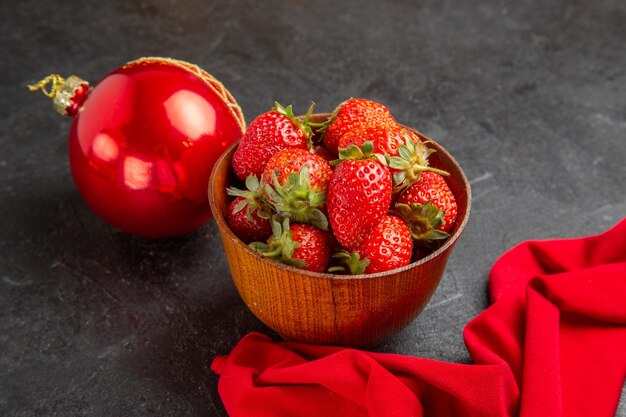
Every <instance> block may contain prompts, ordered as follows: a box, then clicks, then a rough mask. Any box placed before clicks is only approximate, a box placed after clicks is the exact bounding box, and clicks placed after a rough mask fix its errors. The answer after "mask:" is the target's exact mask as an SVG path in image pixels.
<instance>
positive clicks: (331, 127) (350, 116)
mask: <svg viewBox="0 0 626 417" xmlns="http://www.w3.org/2000/svg"><path fill="white" fill-rule="evenodd" d="M396 123H397V122H396V120H395V119H394V118H393V116H392V115H391V113H389V109H387V107H385V106H383V105H382V104H379V103H376V102H373V101H371V100H366V99H362V98H351V99H349V100H346V101H344V102H343V103H341V104H340V105H339V106H337V108H336V109H335V110H334V111H333V113H332V115H331V117H330V119H328V121H327V122H326V123H325V124H324V126H323V127H322V128H321V131H322V132H323V142H324V147H325V148H326V149H327V150H328V151H329V152H330V153H332V154H334V155H337V154H338V152H339V149H338V148H339V140H340V139H341V136H343V135H344V134H346V133H348V132H349V131H350V130H352V129H354V128H355V127H358V126H367V125H378V126H387V125H395V124H396Z"/></svg>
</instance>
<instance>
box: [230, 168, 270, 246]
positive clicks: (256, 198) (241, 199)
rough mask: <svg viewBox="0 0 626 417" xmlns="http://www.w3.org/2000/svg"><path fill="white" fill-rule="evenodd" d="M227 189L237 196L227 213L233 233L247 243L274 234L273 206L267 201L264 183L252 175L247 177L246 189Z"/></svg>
mask: <svg viewBox="0 0 626 417" xmlns="http://www.w3.org/2000/svg"><path fill="white" fill-rule="evenodd" d="M226 191H227V193H228V194H229V195H232V196H235V199H234V200H233V201H232V202H231V203H230V205H229V206H228V210H227V215H226V221H227V222H228V225H229V226H230V228H231V230H232V231H233V233H235V235H236V236H237V237H239V238H240V239H241V240H243V241H244V242H246V243H250V242H252V241H255V240H265V239H267V237H268V236H269V235H270V234H272V227H271V225H270V221H269V219H270V216H271V214H272V208H271V206H269V204H268V203H267V201H266V197H265V191H264V187H263V184H262V183H260V182H259V180H258V179H257V178H256V177H255V176H254V175H250V176H249V177H248V178H246V190H240V189H237V188H234V187H229V188H227V190H226Z"/></svg>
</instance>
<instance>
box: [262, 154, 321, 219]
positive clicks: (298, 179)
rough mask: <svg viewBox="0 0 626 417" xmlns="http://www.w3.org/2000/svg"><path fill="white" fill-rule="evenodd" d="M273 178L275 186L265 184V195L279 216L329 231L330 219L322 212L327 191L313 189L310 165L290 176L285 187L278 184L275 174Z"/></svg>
mask: <svg viewBox="0 0 626 417" xmlns="http://www.w3.org/2000/svg"><path fill="white" fill-rule="evenodd" d="M272 177H273V180H274V181H273V182H274V186H273V187H272V186H270V185H269V184H265V193H266V194H267V196H268V201H269V203H270V204H271V205H272V207H273V208H274V210H275V211H276V213H278V215H279V216H281V217H286V218H289V219H291V220H293V221H295V222H298V223H311V224H312V225H314V226H316V227H318V228H320V229H322V230H326V229H328V219H327V218H326V216H325V215H324V213H322V211H321V210H320V208H322V207H324V206H325V205H326V191H321V192H320V191H317V190H314V189H312V187H311V177H310V174H309V166H308V165H303V166H302V168H300V171H299V172H292V173H291V174H289V177H288V178H287V183H286V184H285V185H281V184H280V183H279V182H278V178H277V177H276V174H275V173H272Z"/></svg>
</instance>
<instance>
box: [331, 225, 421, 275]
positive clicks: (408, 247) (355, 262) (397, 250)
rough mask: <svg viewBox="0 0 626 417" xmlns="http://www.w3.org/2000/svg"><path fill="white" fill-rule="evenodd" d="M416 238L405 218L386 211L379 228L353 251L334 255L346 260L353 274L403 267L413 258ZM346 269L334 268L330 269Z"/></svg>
mask: <svg viewBox="0 0 626 417" xmlns="http://www.w3.org/2000/svg"><path fill="white" fill-rule="evenodd" d="M412 251H413V239H412V238H411V231H410V230H409V227H408V226H407V225H406V223H404V221H403V220H402V219H400V218H398V217H395V216H388V215H385V216H384V217H383V219H382V220H381V221H380V223H378V225H377V226H376V228H374V230H373V231H372V233H370V234H369V235H368V236H367V237H366V238H365V240H364V241H363V242H362V243H361V244H360V245H359V246H357V247H356V248H355V249H354V252H353V253H352V254H349V253H347V252H344V251H342V252H338V253H337V254H335V255H334V257H335V258H339V259H340V261H342V262H343V263H344V264H346V266H347V268H348V271H349V272H350V273H351V274H353V275H358V274H364V273H365V274H373V273H376V272H384V271H389V270H391V269H396V268H400V267H402V266H405V265H408V264H409V263H410V262H411V254H412ZM340 270H344V268H343V267H341V266H340V267H333V268H330V269H329V271H330V272H334V271H340Z"/></svg>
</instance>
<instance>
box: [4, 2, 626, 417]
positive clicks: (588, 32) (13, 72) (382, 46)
mask: <svg viewBox="0 0 626 417" xmlns="http://www.w3.org/2000/svg"><path fill="white" fill-rule="evenodd" d="M79 3H80V4H79ZM0 16H2V22H1V23H2V24H1V25H0V46H1V47H0V50H1V51H2V55H3V56H2V60H1V63H0V68H1V73H0V109H1V111H0V369H1V371H0V415H7V416H35V415H36V416H106V415H111V416H112V415H115V416H131V415H133V416H224V415H226V414H225V412H224V410H223V407H222V405H221V402H220V399H219V397H218V396H217V392H216V383H217V378H216V376H215V375H213V374H212V373H211V371H210V369H209V364H210V362H211V359H212V358H213V357H214V355H216V354H224V353H227V352H228V351H229V350H230V349H231V348H232V347H233V346H234V344H235V343H236V342H237V341H238V340H239V339H240V338H241V337H242V336H243V335H245V334H246V333H248V332H250V331H261V332H264V333H267V334H272V333H271V332H270V331H269V330H268V329H267V328H265V327H264V326H263V325H262V324H260V323H259V322H258V321H257V320H256V319H255V318H254V316H252V314H251V313H250V312H249V311H248V310H247V309H246V308H245V306H244V305H243V303H242V302H241V301H240V299H239V297H238V295H237V293H236V291H235V288H234V286H233V284H232V283H231V280H230V276H229V273H228V268H227V265H226V261H225V259H224V257H223V254H222V245H221V241H220V238H219V235H218V233H217V230H216V227H215V225H214V224H212V223H211V224H209V225H208V226H207V227H206V228H204V229H202V230H200V231H198V232H196V233H193V234H191V235H189V236H186V237H183V238H179V239H172V240H162V241H151V240H145V239H140V238H135V237H132V236H128V235H125V234H123V233H121V232H118V231H115V230H113V229H112V228H110V227H109V226H107V225H106V224H105V223H104V222H102V221H101V220H99V219H98V218H96V217H95V215H94V214H93V213H92V212H91V211H90V210H89V208H88V207H87V206H86V205H85V204H84V203H83V201H82V200H81V198H80V196H79V195H78V194H77V192H76V190H75V188H74V185H73V183H72V179H71V176H70V173H69V168H68V163H67V142H66V137H67V133H68V129H69V125H70V123H69V121H68V120H63V119H62V118H60V117H59V116H58V115H57V114H56V113H54V112H53V110H52V108H51V107H50V103H49V102H48V101H47V100H46V99H45V98H44V97H43V96H41V95H40V94H30V93H28V92H27V90H26V84H27V83H29V82H34V81H36V80H38V79H40V78H42V77H43V76H44V75H47V74H48V73H51V72H59V73H61V74H65V75H69V74H71V73H75V74H78V75H80V76H82V77H83V78H85V79H87V80H90V81H91V82H92V83H94V82H96V81H97V80H99V79H100V78H102V77H103V76H104V75H105V74H106V73H108V72H110V71H111V70H113V69H115V68H116V67H118V66H120V65H122V64H123V63H125V62H127V61H129V60H132V59H135V58H138V57H140V56H150V55H157V56H169V57H173V58H179V59H184V60H188V61H191V62H194V63H196V64H198V65H200V66H201V67H203V68H205V69H206V70H207V71H209V72H210V73H212V74H213V75H215V76H216V77H217V78H219V79H220V80H222V81H223V82H224V83H225V84H226V86H227V87H228V88H229V89H230V90H231V92H232V93H233V94H234V96H235V97H236V98H237V99H238V101H239V103H240V104H241V105H242V107H243V108H244V111H245V114H246V118H247V121H250V120H252V118H254V116H256V115H257V114H259V113H261V112H263V111H266V110H267V109H268V108H269V107H270V106H271V104H272V103H273V102H274V100H279V101H280V102H282V103H293V104H294V106H295V107H296V110H297V111H299V112H304V110H305V109H306V107H307V106H308V103H309V102H310V100H315V101H316V102H317V103H318V108H319V109H320V110H321V111H330V110H331V109H332V108H333V107H334V106H335V105H336V104H337V103H339V102H340V101H342V100H344V99H346V98H348V97H351V96H363V97H368V98H371V99H374V100H377V101H380V102H382V103H384V104H386V105H387V106H388V107H389V108H390V109H391V111H392V113H393V114H394V115H395V116H396V118H397V119H398V120H399V121H401V122H403V123H406V124H409V125H411V126H414V127H416V128H418V129H419V130H421V131H423V132H424V133H426V134H428V135H430V136H432V137H434V138H435V139H437V140H439V141H440V142H441V143H442V144H443V145H444V146H446V147H447V148H448V149H449V150H450V151H451V152H452V154H453V155H455V157H456V158H457V159H458V161H459V162H460V163H461V165H462V166H463V168H464V169H465V172H466V173H467V176H468V177H469V179H470V180H471V182H472V186H473V194H474V206H473V211H472V215H471V219H470V222H469V225H468V227H467V229H466V231H465V234H464V235H463V237H462V238H461V240H460V241H459V242H458V245H457V247H456V250H455V252H454V254H453V256H452V257H451V259H450V263H449V267H448V269H447V271H446V274H445V276H444V278H443V281H442V283H441V285H440V287H439V289H438V290H437V292H436V294H435V296H434V298H433V299H432V301H431V303H430V304H429V306H428V308H427V309H426V310H425V311H424V312H423V314H422V315H421V316H420V317H419V318H418V319H417V320H416V321H415V322H414V323H413V324H411V325H410V326H409V327H408V328H407V329H405V330H404V331H402V332H401V333H399V334H398V335H396V336H394V337H392V338H391V339H389V340H388V341H386V342H385V343H384V344H383V345H381V346H380V347H379V348H378V349H379V350H380V351H384V352H396V353H402V354H408V355H419V356H425V357H429V358H437V359H441V360H446V361H460V362H468V361H469V356H468V353H467V351H466V350H465V347H464V344H463V339H462V329H463V326H464V325H465V324H466V323H467V322H468V321H469V320H470V319H471V318H472V317H474V316H475V315H476V314H477V313H479V312H480V311H481V310H483V309H484V308H485V307H486V306H487V305H488V300H487V295H486V284H487V277H488V272H489V268H490V266H491V265H492V263H493V262H494V260H495V259H496V258H497V257H498V256H499V255H500V254H502V253H503V252H504V251H505V250H506V249H508V248H510V247H511V246H512V245H514V244H516V243H518V242H520V241H522V240H525V239H534V238H547V237H556V236H563V237H565V236H578V235H585V234H591V233H598V232H601V231H603V230H605V229H607V228H609V227H610V226H611V225H613V224H615V223H617V222H618V221H619V220H620V219H621V218H622V217H624V216H625V215H626V197H625V193H624V191H625V189H626V186H625V185H624V178H625V174H626V164H625V162H624V161H626V143H625V141H626V49H625V43H626V2H623V1H552V2H539V1H536V2H532V1H515V2H509V1H494V2H488V1H458V2H451V1H442V0H430V1H419V2H418V1H414V2H412V1H393V2H382V1H381V2H373V1H367V2H366V1H359V0H348V1H343V2H341V1H325V2H311V1H234V2H218V1H211V2H209V1H207V2H204V4H203V3H202V2H199V1H191V0H188V1H179V2H176V1H143V2H142V1H123V0H119V1H110V2H104V1H91V2H78V1H77V2H70V1H47V2H43V1H35V0H31V1H20V2H9V1H7V0H4V1H2V4H1V5H0ZM618 414H620V415H621V416H626V408H625V407H623V408H622V409H621V411H619V412H618Z"/></svg>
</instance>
